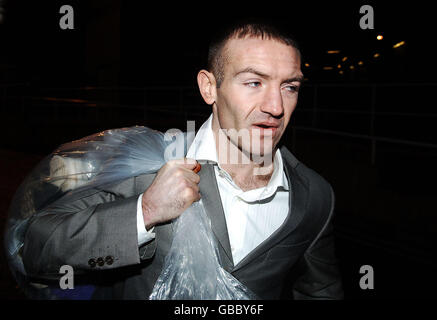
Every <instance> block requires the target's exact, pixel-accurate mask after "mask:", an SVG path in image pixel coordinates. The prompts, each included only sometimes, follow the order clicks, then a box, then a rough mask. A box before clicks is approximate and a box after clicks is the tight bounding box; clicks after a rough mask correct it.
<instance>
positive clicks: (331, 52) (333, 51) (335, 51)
mask: <svg viewBox="0 0 437 320" xmlns="http://www.w3.org/2000/svg"><path fill="white" fill-rule="evenodd" d="M326 53H328V54H335V53H340V50H328V51H326Z"/></svg>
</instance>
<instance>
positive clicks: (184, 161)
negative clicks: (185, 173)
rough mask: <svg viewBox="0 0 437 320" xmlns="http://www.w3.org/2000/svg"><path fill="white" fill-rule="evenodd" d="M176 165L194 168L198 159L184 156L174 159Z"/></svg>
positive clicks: (189, 168)
mask: <svg viewBox="0 0 437 320" xmlns="http://www.w3.org/2000/svg"><path fill="white" fill-rule="evenodd" d="M171 162H172V163H174V164H175V165H181V166H183V167H184V168H186V169H188V170H193V169H194V168H196V166H197V165H198V163H197V161H196V160H194V159H190V158H182V159H177V160H172V161H171Z"/></svg>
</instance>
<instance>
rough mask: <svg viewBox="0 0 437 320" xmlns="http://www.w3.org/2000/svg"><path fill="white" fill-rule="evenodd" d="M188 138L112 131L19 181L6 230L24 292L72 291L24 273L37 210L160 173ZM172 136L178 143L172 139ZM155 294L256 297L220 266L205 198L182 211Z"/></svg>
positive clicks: (54, 295)
mask: <svg viewBox="0 0 437 320" xmlns="http://www.w3.org/2000/svg"><path fill="white" fill-rule="evenodd" d="M185 141H186V139H185V138H183V139H181V136H176V139H172V137H171V136H170V137H169V136H166V135H164V134H163V133H161V132H157V131H155V130H152V129H149V128H146V127H132V128H124V129H116V130H107V131H103V132H100V133H97V134H94V135H91V136H88V137H85V138H83V139H80V140H77V141H73V142H70V143H67V144H64V145H62V146H60V147H59V148H58V149H57V150H55V151H54V152H53V153H52V154H50V155H49V156H47V157H46V158H45V159H43V160H42V161H41V162H40V163H39V164H38V165H37V166H36V167H35V169H34V170H33V171H32V172H31V173H30V174H29V176H28V177H27V178H26V179H25V180H24V181H23V183H22V184H21V185H20V187H19V188H18V190H17V192H16V194H15V196H14V198H13V200H12V203H11V206H10V210H9V217H8V221H7V226H6V232H5V247H6V256H7V258H8V263H9V266H10V269H11V271H12V273H13V274H14V276H15V278H16V280H17V282H18V284H19V286H20V287H21V288H22V289H24V290H25V292H26V294H27V295H28V296H29V297H30V298H36V299H68V298H69V297H68V296H67V297H66V295H65V292H62V294H59V288H56V287H50V286H47V285H41V284H35V283H31V282H30V281H29V279H28V277H27V275H26V271H25V268H24V265H23V261H22V257H21V248H22V247H23V244H24V235H25V233H26V229H27V225H28V222H29V220H30V218H31V217H32V216H34V215H37V214H38V212H39V211H41V210H43V209H44V208H45V207H47V206H48V205H51V204H53V203H55V202H56V201H57V200H59V199H61V198H62V199H63V200H65V198H68V197H70V196H71V195H72V194H74V193H75V192H79V191H82V190H84V189H86V188H91V187H98V186H101V185H103V184H109V183H114V182H116V181H120V180H123V179H127V178H129V177H134V176H138V175H140V174H146V173H153V172H156V171H158V170H159V169H160V168H161V166H162V165H163V164H164V163H165V162H166V161H168V160H170V158H169V157H171V156H173V157H175V158H177V157H181V155H178V154H177V153H176V154H174V153H171V152H170V153H169V152H168V150H179V151H180V150H182V151H183V152H185V151H186V150H187V146H186V144H185ZM175 143H177V144H178V146H177V147H176V148H175V147H174V146H172V144H175ZM181 143H184V145H183V146H182V149H181V148H180V147H181V146H180V144H181ZM184 154H185V153H184ZM75 289H76V288H75ZM92 289H93V286H92V285H85V286H82V287H80V288H77V290H76V293H74V294H72V295H71V297H70V298H71V299H88V298H90V297H91V296H92V291H93V290H92ZM81 290H82V291H81ZM144 298H145V299H146V298H148V297H144ZM150 298H151V299H254V298H255V296H254V295H253V294H252V293H250V291H249V290H248V289H247V288H245V287H244V286H243V285H242V284H241V283H239V282H238V280H237V279H235V278H234V277H232V275H230V274H229V273H227V272H226V271H225V270H224V269H223V268H222V267H221V266H220V264H219V260H218V249H217V245H216V243H215V240H214V236H213V234H212V231H211V226H210V221H209V218H208V216H207V215H206V213H205V210H204V208H203V205H202V203H201V202H197V203H195V204H193V205H192V206H191V207H190V208H189V209H188V210H186V212H184V213H183V214H182V215H181V216H180V217H179V218H178V221H177V222H176V228H175V237H174V239H173V244H172V247H171V249H170V252H169V254H168V256H167V257H166V260H165V266H164V268H163V271H162V274H161V276H160V277H159V279H158V281H157V282H156V284H155V288H154V290H153V293H152V294H151V296H150Z"/></svg>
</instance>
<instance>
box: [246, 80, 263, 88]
mask: <svg viewBox="0 0 437 320" xmlns="http://www.w3.org/2000/svg"><path fill="white" fill-rule="evenodd" d="M246 86H248V87H251V88H258V87H259V86H261V82H259V81H252V82H248V83H246Z"/></svg>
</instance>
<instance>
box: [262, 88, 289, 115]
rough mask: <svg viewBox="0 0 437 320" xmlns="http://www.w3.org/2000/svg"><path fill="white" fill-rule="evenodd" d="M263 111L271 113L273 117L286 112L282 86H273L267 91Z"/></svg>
mask: <svg viewBox="0 0 437 320" xmlns="http://www.w3.org/2000/svg"><path fill="white" fill-rule="evenodd" d="M261 111H262V112H265V113H269V114H271V115H272V116H273V117H276V118H278V117H281V116H282V115H283V114H284V107H283V103H282V94H281V89H280V88H271V89H270V90H268V91H267V92H266V95H265V97H264V103H263V104H262V106H261Z"/></svg>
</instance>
